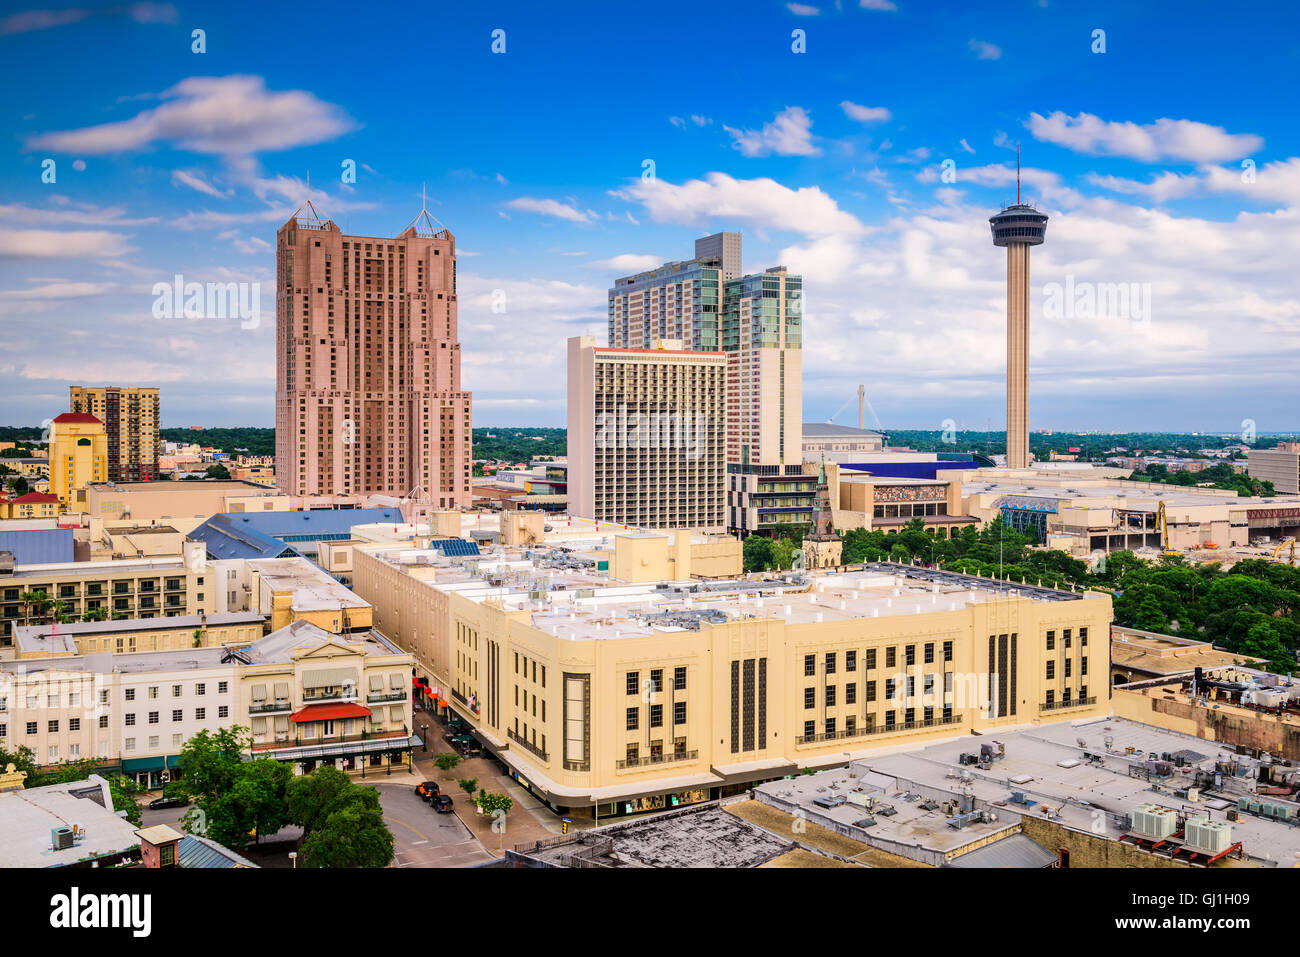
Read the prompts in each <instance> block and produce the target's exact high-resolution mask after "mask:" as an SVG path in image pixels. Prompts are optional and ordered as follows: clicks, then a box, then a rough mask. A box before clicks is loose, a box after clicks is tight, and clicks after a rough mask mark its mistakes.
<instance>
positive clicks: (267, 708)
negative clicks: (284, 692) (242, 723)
mask: <svg viewBox="0 0 1300 957" xmlns="http://www.w3.org/2000/svg"><path fill="white" fill-rule="evenodd" d="M292 710H293V705H292V704H291V703H290V702H288V701H267V702H265V703H263V704H250V705H249V706H248V713H249V714H272V713H274V712H276V711H292Z"/></svg>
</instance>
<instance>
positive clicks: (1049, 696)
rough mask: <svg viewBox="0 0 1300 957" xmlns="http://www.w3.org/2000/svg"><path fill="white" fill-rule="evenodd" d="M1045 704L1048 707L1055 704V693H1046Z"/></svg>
mask: <svg viewBox="0 0 1300 957" xmlns="http://www.w3.org/2000/svg"><path fill="white" fill-rule="evenodd" d="M1047 703H1048V704H1049V705H1050V704H1055V703H1056V692H1055V691H1049V692H1047Z"/></svg>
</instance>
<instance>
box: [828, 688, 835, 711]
mask: <svg viewBox="0 0 1300 957" xmlns="http://www.w3.org/2000/svg"><path fill="white" fill-rule="evenodd" d="M826 707H828V708H833V707H835V686H834V685H827V686H826Z"/></svg>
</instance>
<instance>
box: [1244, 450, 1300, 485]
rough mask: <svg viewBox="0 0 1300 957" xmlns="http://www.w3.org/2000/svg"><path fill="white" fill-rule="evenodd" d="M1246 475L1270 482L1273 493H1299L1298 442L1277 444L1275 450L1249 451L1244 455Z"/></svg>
mask: <svg viewBox="0 0 1300 957" xmlns="http://www.w3.org/2000/svg"><path fill="white" fill-rule="evenodd" d="M1246 473H1247V474H1248V475H1250V477H1251V478H1256V479H1260V480H1262V481H1267V482H1272V483H1273V491H1275V492H1282V493H1284V494H1288V495H1296V494H1298V493H1300V442H1279V443H1278V444H1277V448H1275V449H1251V450H1250V451H1249V452H1247V453H1246Z"/></svg>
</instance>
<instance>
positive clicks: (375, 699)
mask: <svg viewBox="0 0 1300 957" xmlns="http://www.w3.org/2000/svg"><path fill="white" fill-rule="evenodd" d="M405 700H406V692H405V691H382V692H379V693H378V694H368V695H366V704H385V703H387V702H389V701H405Z"/></svg>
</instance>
